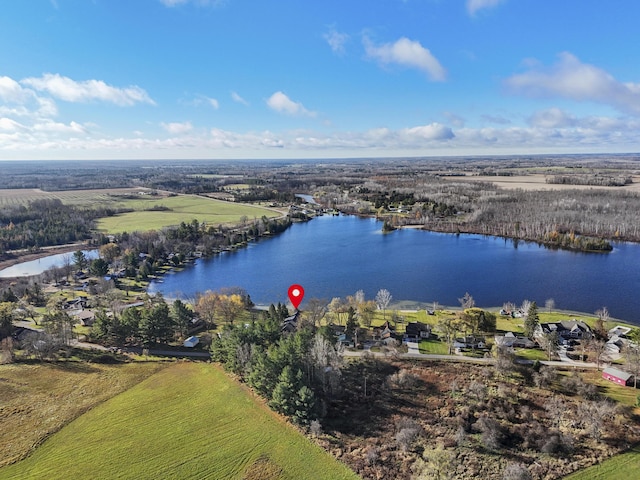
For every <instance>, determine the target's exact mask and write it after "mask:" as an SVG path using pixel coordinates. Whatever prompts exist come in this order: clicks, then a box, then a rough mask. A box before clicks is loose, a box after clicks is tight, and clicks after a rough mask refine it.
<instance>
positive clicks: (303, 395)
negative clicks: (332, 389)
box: [292, 385, 316, 426]
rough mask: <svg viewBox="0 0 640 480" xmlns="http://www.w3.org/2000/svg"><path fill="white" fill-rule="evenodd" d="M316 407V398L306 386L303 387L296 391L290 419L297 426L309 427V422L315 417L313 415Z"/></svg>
mask: <svg viewBox="0 0 640 480" xmlns="http://www.w3.org/2000/svg"><path fill="white" fill-rule="evenodd" d="M315 405H316V398H315V395H314V393H313V390H311V389H310V388H309V387H307V386H306V385H303V386H302V387H301V388H300V390H298V393H297V398H296V401H295V410H294V412H293V415H292V419H293V421H294V422H295V423H297V424H298V425H304V426H306V425H309V423H311V420H313V419H314V418H315V417H314V415H313V413H314V410H315Z"/></svg>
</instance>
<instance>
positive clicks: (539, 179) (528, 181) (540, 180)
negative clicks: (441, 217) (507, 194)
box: [442, 173, 640, 192]
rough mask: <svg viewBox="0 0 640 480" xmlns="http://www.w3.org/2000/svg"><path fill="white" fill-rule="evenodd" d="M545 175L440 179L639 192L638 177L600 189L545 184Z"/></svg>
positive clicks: (511, 186)
mask: <svg viewBox="0 0 640 480" xmlns="http://www.w3.org/2000/svg"><path fill="white" fill-rule="evenodd" d="M546 176H547V175H544V174H541V173H535V174H532V175H513V176H510V177H507V176H504V177H503V176H483V175H473V176H472V175H466V176H461V177H442V178H443V179H445V180H448V181H452V182H456V181H460V180H464V181H471V182H489V183H493V184H494V185H496V186H497V187H499V188H505V189H516V188H519V189H522V190H577V189H580V190H582V189H592V188H593V189H599V190H612V191H631V192H640V177H638V176H633V183H632V184H630V185H625V186H624V187H600V186H592V185H561V184H551V183H546V180H545V178H546Z"/></svg>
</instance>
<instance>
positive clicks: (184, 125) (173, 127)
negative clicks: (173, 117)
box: [160, 122, 193, 135]
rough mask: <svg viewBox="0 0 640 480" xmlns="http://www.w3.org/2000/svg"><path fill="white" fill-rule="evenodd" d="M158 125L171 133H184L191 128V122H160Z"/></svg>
mask: <svg viewBox="0 0 640 480" xmlns="http://www.w3.org/2000/svg"><path fill="white" fill-rule="evenodd" d="M160 125H161V126H162V128H164V129H165V130H166V131H167V132H169V133H170V134H171V135H184V134H185V133H189V132H190V131H191V130H193V125H191V122H171V123H161V124H160Z"/></svg>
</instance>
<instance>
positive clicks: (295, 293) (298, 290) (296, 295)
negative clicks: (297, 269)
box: [288, 284, 304, 310]
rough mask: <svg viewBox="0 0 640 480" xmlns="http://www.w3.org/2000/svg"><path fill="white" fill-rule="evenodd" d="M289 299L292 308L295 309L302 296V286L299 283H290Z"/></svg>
mask: <svg viewBox="0 0 640 480" xmlns="http://www.w3.org/2000/svg"><path fill="white" fill-rule="evenodd" d="M288 293H289V300H290V301H291V305H293V308H295V309H296V310H297V309H298V305H300V303H301V302H302V299H303V298H304V288H302V286H301V285H296V284H294V285H291V286H290V287H289V292H288Z"/></svg>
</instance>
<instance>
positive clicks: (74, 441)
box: [0, 363, 357, 479]
mask: <svg viewBox="0 0 640 480" xmlns="http://www.w3.org/2000/svg"><path fill="white" fill-rule="evenodd" d="M13 478H16V479H17V478H20V479H25V478H49V479H56V478H60V479H67V478H135V479H145V478H149V479H152V478H153V479H155V478H212V479H214V478H215V479H217V478H246V479H258V478H259V479H281V478H282V479H299V478H314V479H324V478H326V479H351V478H357V477H356V475H355V474H354V473H353V472H351V471H350V470H349V469H348V468H347V467H346V466H344V465H342V464H340V463H339V462H337V461H336V460H334V459H333V458H332V457H331V456H330V455H328V454H327V453H325V452H323V451H322V450H321V449H320V447H318V446H316V445H313V444H312V443H311V442H309V440H307V439H306V438H305V437H304V436H302V435H301V434H299V433H298V432H297V431H296V430H295V429H293V428H292V427H290V426H289V425H288V424H286V423H284V422H283V421H282V420H280V419H279V418H278V417H276V416H275V415H274V414H272V413H271V412H270V411H269V410H268V409H267V408H266V407H264V406H262V405H261V404H260V403H258V402H257V401H256V400H255V399H254V398H253V397H252V396H251V394H250V393H248V391H247V390H246V389H244V388H243V387H242V386H241V385H240V384H238V383H236V382H234V381H233V380H231V379H229V378H228V377H227V376H226V375H225V374H224V373H223V372H222V371H221V370H220V369H219V368H217V367H214V366H212V365H209V364H195V363H177V364H174V365H172V366H169V367H167V368H165V369H163V370H162V371H160V372H158V373H157V374H155V375H153V376H152V377H150V378H148V379H147V380H145V381H144V382H142V383H140V384H138V385H136V386H135V387H133V388H131V389H130V390H128V391H126V392H125V393H123V394H121V395H118V396H116V397H114V398H112V399H110V400H109V401H107V402H105V403H103V404H102V405H100V406H98V407H96V408H94V409H93V410H91V411H89V412H88V413H86V414H84V415H82V416H81V417H79V418H78V419H76V420H75V421H74V422H72V423H71V424H69V425H68V426H67V427H65V428H64V429H63V430H61V431H60V432H59V433H57V434H56V435H54V436H52V437H51V438H50V439H49V440H48V441H47V442H45V443H44V444H43V445H42V446H40V447H39V448H38V449H37V450H36V451H35V452H34V454H33V455H32V456H30V457H29V458H27V459H26V460H23V461H21V462H19V463H17V464H14V465H11V466H9V467H5V468H3V469H0V479H13Z"/></svg>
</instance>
